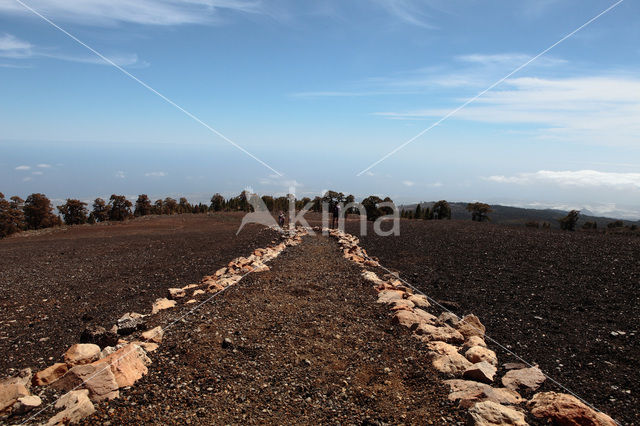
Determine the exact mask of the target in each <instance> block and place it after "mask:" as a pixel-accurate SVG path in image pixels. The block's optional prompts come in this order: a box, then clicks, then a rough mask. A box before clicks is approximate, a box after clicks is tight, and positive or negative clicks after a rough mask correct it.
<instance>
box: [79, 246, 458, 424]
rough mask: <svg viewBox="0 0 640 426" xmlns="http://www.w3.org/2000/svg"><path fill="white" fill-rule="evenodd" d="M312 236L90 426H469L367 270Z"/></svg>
mask: <svg viewBox="0 0 640 426" xmlns="http://www.w3.org/2000/svg"><path fill="white" fill-rule="evenodd" d="M304 240H305V241H304V243H303V244H301V245H299V246H297V247H292V248H289V249H288V250H287V251H285V252H284V253H283V254H282V255H281V256H280V257H279V258H278V259H276V260H275V261H274V262H273V263H272V264H271V271H268V272H264V273H260V274H250V275H249V276H247V277H246V278H244V279H243V280H242V281H240V283H238V284H237V285H236V286H233V287H231V288H229V290H228V291H226V292H224V293H223V294H221V295H220V297H218V298H215V299H213V300H212V301H211V302H210V303H209V304H206V305H204V306H203V307H202V308H201V309H200V310H198V312H196V313H194V314H193V315H192V316H191V317H189V318H187V320H186V321H185V322H179V323H178V325H176V326H175V327H173V328H171V329H170V330H168V331H167V333H166V335H165V338H164V341H163V343H162V345H161V347H160V349H159V350H158V351H156V352H154V353H153V354H151V356H152V359H153V365H152V366H151V367H150V369H149V374H148V375H147V376H145V377H144V378H143V379H141V380H140V381H139V382H138V383H137V384H136V385H135V386H134V387H133V388H131V389H128V390H127V389H125V390H123V391H122V393H121V398H119V399H116V400H113V401H110V402H109V403H108V404H99V405H97V409H98V412H97V413H96V414H94V415H93V416H92V417H89V418H88V419H86V424H96V423H99V422H105V421H110V422H111V424H133V423H140V422H144V423H151V424H175V423H179V424H189V423H191V424H193V423H198V424H239V423H272V424H287V423H291V422H295V423H306V424H318V423H321V424H328V423H333V424H336V423H339V424H382V423H393V424H397V423H403V422H404V423H420V424H425V423H426V424H457V423H460V424H463V423H464V422H463V415H462V413H461V412H460V411H458V410H457V409H456V408H455V407H454V406H453V404H452V403H450V402H449V401H448V400H447V390H446V389H445V388H444V387H443V386H442V385H441V384H440V381H439V379H438V375H437V373H435V372H433V370H432V369H431V366H430V362H429V361H428V359H427V356H426V351H425V350H424V348H423V347H422V346H421V344H419V343H418V341H416V340H415V339H413V338H411V337H410V336H409V333H408V332H406V331H404V330H403V329H402V328H401V327H399V326H394V325H392V324H391V322H390V318H389V314H388V309H387V308H384V307H382V306H380V305H377V304H376V303H375V300H376V293H375V291H374V290H373V288H372V286H371V284H370V283H367V282H365V281H364V280H363V279H362V278H361V277H360V272H361V269H360V268H358V267H357V266H355V265H354V264H352V263H350V262H348V261H347V260H345V259H344V258H342V257H341V256H340V253H339V251H338V247H337V245H336V243H335V242H334V241H333V240H330V239H328V238H326V237H305V239H304ZM177 315H178V313H177V312H173V313H166V314H164V316H162V315H161V316H159V317H158V318H157V321H158V323H160V322H169V320H170V318H172V316H173V317H175V316H177ZM225 338H226V339H229V340H228V341H227V343H225V342H224V339H225ZM229 341H230V343H229Z"/></svg>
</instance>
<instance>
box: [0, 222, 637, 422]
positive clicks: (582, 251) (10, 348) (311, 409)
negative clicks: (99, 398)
mask: <svg viewBox="0 0 640 426" xmlns="http://www.w3.org/2000/svg"><path fill="white" fill-rule="evenodd" d="M240 219H241V215H234V214H231V215H230V214H223V215H213V216H206V215H184V216H173V217H151V218H146V219H138V220H134V221H130V222H126V223H123V224H110V225H98V226H81V227H72V228H68V229H66V230H65V229H59V230H55V231H52V232H50V231H47V232H42V233H36V234H37V235H29V234H25V235H22V236H16V237H13V238H9V239H6V240H3V241H0V271H1V272H0V274H1V275H0V287H1V290H2V292H1V294H2V296H1V299H0V306H1V307H2V310H3V314H4V313H6V314H4V315H3V317H2V322H1V323H0V353H2V355H3V356H2V357H1V360H2V361H1V362H2V365H1V368H2V369H3V371H4V374H3V376H7V375H10V374H12V373H14V372H15V370H12V369H18V368H23V367H31V368H33V369H34V370H38V369H41V368H43V367H45V366H48V365H51V364H52V363H53V362H54V361H58V360H60V357H61V355H62V354H63V353H64V352H65V350H66V349H67V348H68V347H69V346H70V345H71V344H73V343H77V342H78V341H79V336H80V333H81V332H82V330H83V329H84V328H85V327H86V326H87V325H89V324H99V325H103V326H105V327H107V328H109V327H110V326H111V325H112V324H114V322H115V321H116V319H117V318H118V317H120V316H121V315H122V314H123V313H124V312H130V311H137V312H142V313H147V312H148V311H149V310H150V306H151V302H152V301H153V300H155V299H156V298H158V297H163V296H165V295H166V293H167V288H169V287H183V286H185V285H188V284H191V283H193V282H199V281H200V280H201V278H202V277H203V276H205V275H209V274H211V273H213V272H214V271H215V270H216V269H218V268H220V267H222V266H224V265H226V264H227V262H229V260H231V259H232V258H234V257H237V256H246V255H248V254H249V253H251V252H252V251H253V249H255V248H258V247H264V246H267V245H269V244H270V242H272V241H274V240H276V239H278V238H279V237H278V236H277V234H276V233H274V232H273V231H269V230H265V229H263V228H260V227H252V228H247V229H245V230H244V231H243V232H242V233H241V234H240V235H239V236H237V237H236V236H235V232H236V229H237V226H238V225H239V223H240ZM314 224H315V223H314ZM369 230H370V231H371V227H370V228H369ZM347 231H349V232H352V233H354V234H357V233H358V232H357V223H354V222H351V223H349V224H348V229H347ZM401 231H402V234H401V236H400V237H384V238H383V237H378V236H375V235H373V233H371V232H370V234H369V236H365V237H362V246H363V247H364V248H366V249H367V250H368V251H369V252H370V254H371V255H374V256H377V257H379V258H380V261H381V263H382V265H383V266H386V267H389V268H391V269H394V270H398V271H400V273H401V276H402V277H403V278H405V279H407V280H408V281H409V282H411V283H413V284H414V285H416V286H417V287H418V288H420V289H421V290H423V291H425V292H426V293H427V294H428V295H430V296H432V297H433V298H434V299H437V300H439V301H443V302H445V301H446V303H445V305H446V306H447V307H448V308H450V309H452V310H453V311H455V312H456V313H458V314H466V313H474V314H476V315H478V316H479V317H480V318H481V320H482V322H483V323H484V324H485V325H486V327H487V334H488V336H490V337H492V338H494V339H495V340H496V341H498V342H500V343H501V344H503V345H504V346H505V348H508V349H509V350H512V351H514V352H515V353H517V354H519V355H521V356H522V357H523V358H524V359H526V360H527V361H530V362H532V363H538V364H539V365H540V367H541V368H542V369H543V370H544V371H545V373H547V374H548V375H549V376H550V377H553V378H554V379H556V380H557V381H558V382H559V383H561V384H562V385H563V386H566V388H568V389H570V390H571V391H574V392H575V393H577V394H578V395H580V396H581V397H583V398H584V399H585V400H587V401H588V402H590V403H592V404H593V405H594V406H596V407H597V408H599V409H601V410H603V411H604V412H606V413H608V414H610V415H611V416H612V417H614V418H616V419H617V420H618V421H620V422H621V423H623V424H638V423H640V422H639V420H638V416H639V413H638V409H637V407H638V403H639V401H638V396H637V389H638V388H639V387H640V386H639V385H640V383H639V378H638V374H637V370H636V369H637V365H639V363H640V359H639V358H638V353H639V352H638V351H639V350H640V347H639V346H638V343H637V333H638V330H637V327H636V326H637V324H638V321H639V320H640V315H639V309H640V300H639V297H640V290H639V289H638V282H639V281H640V263H639V262H640V239H638V238H633V237H629V236H622V235H601V234H598V235H595V234H586V233H567V232H559V231H548V230H531V229H525V228H508V227H502V226H493V225H490V224H477V223H470V222H457V221H443V222H433V221H430V222H423V221H403V222H402V228H401ZM269 266H270V268H271V270H270V271H268V272H262V273H259V274H250V275H248V276H247V277H245V278H244V279H242V280H241V281H240V282H239V283H238V284H237V285H236V286H233V287H231V288H229V290H228V291H225V292H224V293H221V294H220V297H216V298H214V299H213V300H211V302H210V303H207V304H205V305H203V306H202V307H201V308H199V309H198V310H197V311H196V312H194V313H193V314H192V315H189V316H188V317H186V318H185V319H184V321H178V322H177V323H175V325H172V326H171V327H170V329H168V330H167V332H166V333H165V337H164V340H163V343H162V345H161V346H160V349H159V350H157V351H156V352H153V353H152V354H150V356H151V358H152V361H153V364H152V365H151V366H150V367H149V373H148V374H147V375H146V376H144V377H143V378H142V379H141V380H140V381H138V383H136V385H135V386H133V387H132V388H123V389H122V390H121V393H120V395H121V396H120V398H118V399H116V400H113V401H110V402H109V403H106V402H103V403H99V404H97V405H96V406H97V409H98V411H97V413H96V414H94V415H93V416H92V417H90V418H88V419H87V420H86V421H85V422H86V424H96V423H101V422H111V424H125V423H126V424H129V423H154V424H175V423H178V424H189V423H192V424H193V423H215V424H218V423H221V424H238V423H278V424H282V423H288V422H291V421H292V419H296V420H297V422H298V423H309V424H310V423H313V424H317V423H321V424H327V423H336V422H338V423H347V424H386V423H391V424H395V423H402V422H406V423H410V424H415V423H418V424H424V423H425V422H426V423H429V424H457V423H463V422H464V417H465V412H464V410H462V411H461V410H459V409H458V408H457V407H455V404H453V403H451V402H449V401H448V400H447V394H448V389H445V388H443V386H442V384H441V380H442V376H441V375H439V374H438V373H436V372H434V371H433V369H432V367H431V366H430V361H429V358H428V355H427V351H426V350H425V348H424V345H421V343H420V342H419V341H417V340H416V339H413V338H411V337H410V333H409V332H407V331H406V330H404V329H403V328H402V327H399V326H394V325H392V324H391V322H390V316H389V312H388V310H387V309H385V308H384V307H382V306H380V305H378V304H376V303H375V300H376V293H375V291H374V290H373V288H372V287H371V284H370V283H367V282H365V281H364V280H363V279H362V277H361V276H360V271H361V269H360V268H359V267H358V266H356V265H354V264H353V263H351V262H349V261H347V260H346V259H344V258H343V257H342V256H341V252H340V251H339V249H338V246H337V244H336V243H335V241H333V240H331V239H328V238H326V237H318V238H314V237H305V238H304V243H303V244H302V245H300V246H295V247H290V248H288V249H287V250H286V251H285V252H284V253H283V254H282V255H281V256H280V257H278V258H277V259H275V260H274V261H273V262H272V263H271V264H270V265H269ZM378 272H379V273H384V271H378ZM187 308H188V306H186V305H185V306H184V307H183V308H181V309H179V310H177V311H174V312H171V311H164V312H161V313H159V314H157V315H155V316H153V317H150V318H151V320H150V322H149V323H148V324H147V326H148V327H152V326H155V325H162V326H166V325H167V324H171V323H172V322H173V320H174V319H175V318H179V317H181V316H182V315H183V314H184V311H185V309H187ZM225 338H226V339H228V340H227V342H228V343H225V344H223V339H225ZM492 347H493V348H494V349H498V356H499V359H500V362H501V363H505V362H510V361H517V360H516V359H514V358H513V357H511V356H510V355H509V354H508V353H507V351H505V350H500V349H499V348H498V347H496V346H495V345H493V344H492ZM503 372H504V370H501V372H500V374H499V375H502V373H503ZM541 390H560V391H565V392H566V389H562V388H560V387H559V386H558V385H555V384H553V383H552V382H551V381H549V380H547V382H545V384H544V385H543V388H542V389H541ZM41 396H42V398H43V402H44V404H43V407H46V406H47V405H48V404H49V403H50V402H52V401H55V399H56V398H57V397H58V396H59V395H58V394H57V393H56V392H54V391H51V390H46V391H44V393H43V394H41ZM525 396H530V395H525ZM52 414H53V410H52V409H51V408H48V409H47V410H45V411H44V412H43V413H40V414H39V415H38V417H37V418H36V419H35V420H37V421H44V420H46V419H47V418H49V417H50V416H51V415H52ZM528 420H529V421H530V422H531V423H532V424H537V423H538V421H536V420H533V419H532V418H531V417H530V416H529V418H528Z"/></svg>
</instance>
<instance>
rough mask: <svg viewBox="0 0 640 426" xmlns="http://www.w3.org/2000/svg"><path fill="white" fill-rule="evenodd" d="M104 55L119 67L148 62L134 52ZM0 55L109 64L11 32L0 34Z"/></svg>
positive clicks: (11, 57) (96, 58) (4, 66)
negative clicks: (70, 53)
mask: <svg viewBox="0 0 640 426" xmlns="http://www.w3.org/2000/svg"><path fill="white" fill-rule="evenodd" d="M1 4H2V3H1V2H0V5H1ZM106 56H107V57H108V58H109V59H110V60H112V61H113V62H114V63H116V64H117V65H119V66H121V67H136V68H144V67H147V66H149V63H147V62H145V61H142V60H140V58H138V55H137V54H135V53H117V54H113V55H106ZM0 57H3V58H8V59H16V60H18V59H20V60H25V59H34V58H49V59H56V60H60V61H67V62H79V63H83V64H95V65H110V64H108V63H107V62H105V61H104V60H102V59H101V58H99V57H97V56H90V55H84V56H78V55H68V54H65V53H61V52H57V51H55V50H53V49H50V48H43V47H38V46H34V45H33V44H31V43H30V42H28V41H25V40H21V39H19V38H17V37H16V36H14V35H12V34H4V35H2V36H0ZM0 66H1V67H3V68H24V67H23V66H21V65H20V64H0Z"/></svg>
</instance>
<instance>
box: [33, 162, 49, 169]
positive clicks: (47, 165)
mask: <svg viewBox="0 0 640 426" xmlns="http://www.w3.org/2000/svg"><path fill="white" fill-rule="evenodd" d="M36 167H40V168H41V169H48V168H50V167H51V164H45V163H40V164H38V165H37V166H36Z"/></svg>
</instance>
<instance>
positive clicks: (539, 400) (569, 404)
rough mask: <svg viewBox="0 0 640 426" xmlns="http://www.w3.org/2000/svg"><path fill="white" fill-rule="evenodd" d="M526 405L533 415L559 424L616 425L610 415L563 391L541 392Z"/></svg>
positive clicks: (577, 425)
mask: <svg viewBox="0 0 640 426" xmlns="http://www.w3.org/2000/svg"><path fill="white" fill-rule="evenodd" d="M527 405H528V407H529V409H530V410H531V414H533V415H534V416H535V417H538V418H544V419H549V420H552V421H553V423H554V424H557V425H560V426H616V422H615V421H614V420H613V419H612V418H611V417H609V416H607V415H606V414H604V413H599V412H597V411H595V410H593V409H591V408H589V407H588V406H587V405H586V404H584V403H582V402H581V401H580V400H579V399H578V398H576V397H574V396H571V395H567V394H563V393H556V392H541V393H538V394H536V395H534V396H533V398H531V401H529V403H528V404H527Z"/></svg>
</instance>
